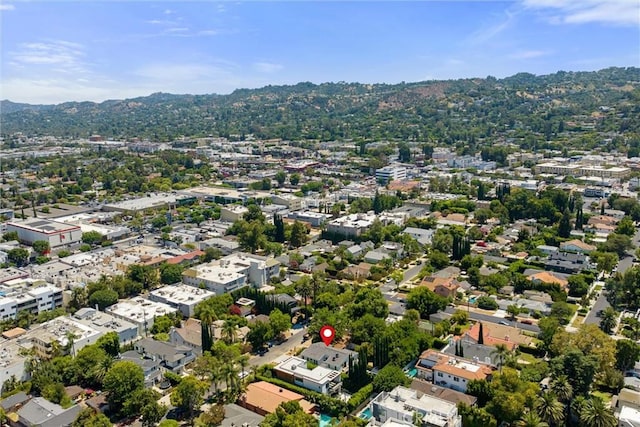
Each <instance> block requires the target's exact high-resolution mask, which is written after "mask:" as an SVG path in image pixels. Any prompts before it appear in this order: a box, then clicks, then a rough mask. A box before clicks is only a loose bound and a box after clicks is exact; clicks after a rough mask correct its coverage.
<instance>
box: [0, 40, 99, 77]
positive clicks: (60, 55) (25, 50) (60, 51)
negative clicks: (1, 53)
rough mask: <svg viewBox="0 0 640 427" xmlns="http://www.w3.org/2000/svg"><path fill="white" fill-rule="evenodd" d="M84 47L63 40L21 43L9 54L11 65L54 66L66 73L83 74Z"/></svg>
mask: <svg viewBox="0 0 640 427" xmlns="http://www.w3.org/2000/svg"><path fill="white" fill-rule="evenodd" d="M84 55H85V54H84V47H83V46H82V45H81V44H78V43H74V42H69V41H65V40H52V41H44V42H31V43H22V44H20V45H19V46H18V50H16V51H12V52H9V56H10V58H11V63H12V64H16V65H17V66H25V65H27V66H32V67H36V68H37V67H38V66H47V67H52V66H55V67H54V69H55V68H57V69H64V70H65V71H66V72H75V73H78V72H85V71H87V67H86V65H85V64H84V63H83V60H82V58H83V57H84Z"/></svg>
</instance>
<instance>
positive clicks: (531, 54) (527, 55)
mask: <svg viewBox="0 0 640 427" xmlns="http://www.w3.org/2000/svg"><path fill="white" fill-rule="evenodd" d="M550 53H551V52H548V51H545V50H521V51H518V52H514V53H512V54H511V55H509V58H511V59H533V58H539V57H541V56H547V55H549V54H550Z"/></svg>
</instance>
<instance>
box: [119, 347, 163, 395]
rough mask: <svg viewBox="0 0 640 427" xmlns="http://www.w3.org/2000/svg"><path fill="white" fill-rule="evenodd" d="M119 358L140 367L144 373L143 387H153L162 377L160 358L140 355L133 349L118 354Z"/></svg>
mask: <svg viewBox="0 0 640 427" xmlns="http://www.w3.org/2000/svg"><path fill="white" fill-rule="evenodd" d="M120 360H127V361H129V362H133V363H135V364H136V365H138V366H139V367H140V368H142V373H143V374H144V385H145V387H153V386H154V385H156V384H157V383H159V382H160V380H161V379H162V370H161V369H160V360H158V359H153V358H151V357H144V356H142V357H141V356H140V353H138V352H137V351H135V350H129V351H125V352H124V353H122V354H120Z"/></svg>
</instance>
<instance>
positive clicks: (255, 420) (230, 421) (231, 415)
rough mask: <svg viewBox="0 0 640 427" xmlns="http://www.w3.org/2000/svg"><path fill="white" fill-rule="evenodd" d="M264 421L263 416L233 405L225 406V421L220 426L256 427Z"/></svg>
mask: <svg viewBox="0 0 640 427" xmlns="http://www.w3.org/2000/svg"><path fill="white" fill-rule="evenodd" d="M262 420H264V417H263V416H261V415H258V414H256V413H255V412H251V411H250V410H248V409H244V408H243V407H242V406H238V405H236V404H235V403H232V404H230V405H224V420H223V421H222V424H220V425H221V426H222V427H232V426H235V427H240V426H242V425H246V426H249V427H256V426H258V425H260V423H261V422H262Z"/></svg>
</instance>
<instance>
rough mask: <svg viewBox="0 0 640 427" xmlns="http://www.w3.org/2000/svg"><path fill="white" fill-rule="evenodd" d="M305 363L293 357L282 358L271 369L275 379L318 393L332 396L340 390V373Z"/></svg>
mask: <svg viewBox="0 0 640 427" xmlns="http://www.w3.org/2000/svg"><path fill="white" fill-rule="evenodd" d="M307 363H308V362H307V361H306V360H304V359H301V358H299V357H295V356H286V355H285V356H282V357H280V362H279V363H278V364H277V365H276V366H275V367H274V368H273V371H274V372H275V374H276V377H277V378H280V379H281V380H283V381H287V382H290V383H292V384H295V385H297V386H300V387H304V388H306V389H309V390H313V391H317V392H318V393H322V394H327V395H334V394H338V393H339V392H340V390H341V388H342V378H341V377H340V371H336V370H334V369H329V368H325V367H323V366H314V367H310V366H308V365H307Z"/></svg>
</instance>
